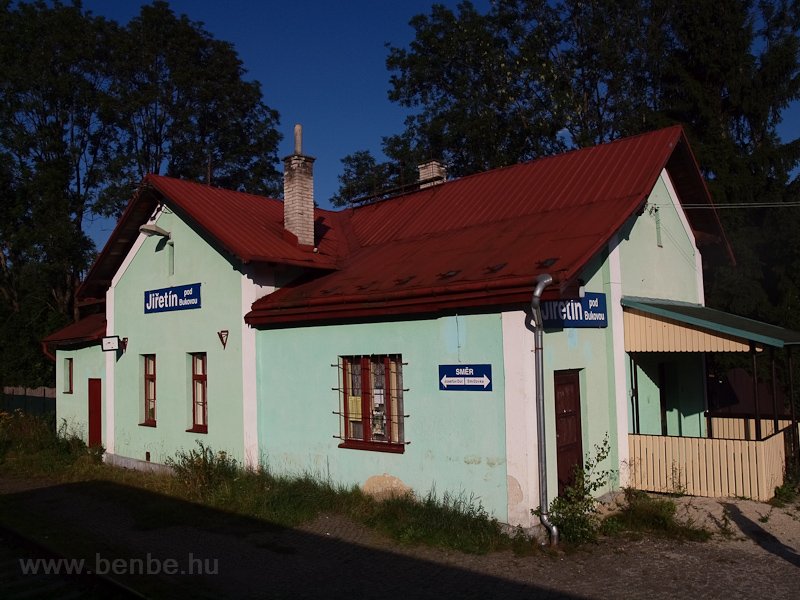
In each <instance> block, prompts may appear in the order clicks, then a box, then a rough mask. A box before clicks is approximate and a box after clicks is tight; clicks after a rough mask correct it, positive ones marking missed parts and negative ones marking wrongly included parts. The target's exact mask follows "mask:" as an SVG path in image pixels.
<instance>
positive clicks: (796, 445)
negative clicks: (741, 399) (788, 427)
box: [786, 346, 800, 475]
mask: <svg viewBox="0 0 800 600" xmlns="http://www.w3.org/2000/svg"><path fill="white" fill-rule="evenodd" d="M786 352H787V353H788V354H789V406H790V409H791V414H792V446H793V450H794V452H793V454H794V456H793V458H794V468H795V475H797V474H798V471H800V432H798V430H797V409H796V408H795V405H794V368H793V364H792V347H791V346H788V347H787V348H786Z"/></svg>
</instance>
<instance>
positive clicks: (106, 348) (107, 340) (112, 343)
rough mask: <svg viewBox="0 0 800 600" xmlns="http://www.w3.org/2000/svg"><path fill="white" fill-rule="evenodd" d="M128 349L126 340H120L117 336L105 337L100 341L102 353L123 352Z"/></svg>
mask: <svg viewBox="0 0 800 600" xmlns="http://www.w3.org/2000/svg"><path fill="white" fill-rule="evenodd" d="M127 347H128V338H126V337H125V338H121V337H119V336H118V335H107V336H105V337H104V338H103V340H102V348H103V352H113V351H116V352H119V351H122V352H125V349H126V348H127Z"/></svg>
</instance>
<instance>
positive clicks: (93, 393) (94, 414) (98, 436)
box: [88, 379, 103, 447]
mask: <svg viewBox="0 0 800 600" xmlns="http://www.w3.org/2000/svg"><path fill="white" fill-rule="evenodd" d="M88 387H89V446H90V447H91V446H100V445H102V444H103V425H102V423H103V422H102V420H101V412H102V396H103V382H102V380H100V379H89V384H88Z"/></svg>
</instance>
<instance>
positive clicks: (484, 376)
mask: <svg viewBox="0 0 800 600" xmlns="http://www.w3.org/2000/svg"><path fill="white" fill-rule="evenodd" d="M439 389H440V390H443V391H450V392H453V391H455V392H491V391H492V365H439Z"/></svg>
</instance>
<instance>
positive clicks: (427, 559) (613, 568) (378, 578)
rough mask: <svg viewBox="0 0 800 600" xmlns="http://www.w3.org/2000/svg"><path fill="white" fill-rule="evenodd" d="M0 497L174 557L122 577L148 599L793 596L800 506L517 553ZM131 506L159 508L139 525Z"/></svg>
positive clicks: (707, 517)
mask: <svg viewBox="0 0 800 600" xmlns="http://www.w3.org/2000/svg"><path fill="white" fill-rule="evenodd" d="M0 494H2V495H5V496H6V498H5V499H6V500H9V501H12V502H13V503H14V504H15V505H20V506H24V507H25V508H26V510H29V511H32V513H33V514H37V515H40V516H41V518H42V519H43V520H45V521H51V522H53V523H58V525H57V527H58V529H59V531H60V532H61V533H62V534H66V535H61V536H57V535H54V537H55V538H59V539H60V541H59V542H58V544H57V545H58V550H59V551H60V552H61V553H62V554H64V555H67V556H69V555H70V542H69V540H70V539H73V540H74V539H77V538H79V539H80V541H81V545H82V547H83V549H84V550H83V553H84V555H85V554H86V553H87V551H86V548H87V546H88V547H89V548H90V549H91V550H92V553H97V552H99V553H101V555H102V556H103V558H109V559H112V558H125V559H128V558H136V557H138V558H144V557H148V556H150V557H153V558H158V559H159V560H166V559H174V560H176V561H177V562H178V563H179V564H180V568H181V570H182V571H185V573H183V574H177V575H171V576H165V575H163V574H160V575H157V576H155V575H153V576H149V577H148V576H145V577H133V576H130V577H129V576H122V577H121V579H122V580H123V583H125V584H127V585H130V586H131V587H133V588H135V589H139V590H140V591H143V592H144V593H145V595H147V596H149V597H154V598H157V597H197V598H202V597H208V598H212V597H213V598H225V597H230V598H312V597H313V598H345V597H346V598H384V599H385V598H401V597H402V598H406V599H407V598H436V599H437V600H441V598H442V597H453V598H467V599H471V598H475V599H479V598H480V599H484V598H504V599H505V598H510V599H516V598H526V599H529V598H597V599H601V598H602V599H606V598H632V599H634V598H647V599H653V598H683V597H698V598H724V599H726V600H731V599H734V598H748V599H752V598H760V597H765V598H798V597H800V507H798V505H797V504H793V505H792V506H789V507H786V508H773V507H771V506H770V505H768V504H762V503H757V502H750V501H746V500H738V499H726V500H711V499H705V498H688V497H685V498H678V499H677V500H676V501H677V502H678V505H679V510H678V514H679V517H680V518H683V519H687V520H691V521H693V522H694V523H695V524H699V525H703V526H706V527H708V528H709V529H710V530H712V531H714V532H715V535H714V537H713V539H712V541H710V542H703V543H700V542H684V543H680V542H674V541H666V540H658V539H642V540H622V539H609V540H604V541H602V542H601V543H599V544H597V545H592V546H589V547H587V548H586V549H584V550H579V551H574V552H569V553H565V552H561V551H553V552H542V553H535V554H534V555H532V556H524V557H520V556H514V555H513V554H511V553H510V552H501V553H492V554H489V555H485V556H473V555H465V554H461V553H456V552H447V551H443V550H438V549H433V548H427V547H418V546H416V547H409V546H403V545H399V544H397V543H396V542H393V541H391V540H388V539H386V538H384V537H382V536H381V535H379V534H377V533H375V532H374V531H372V530H370V529H367V528H365V527H362V526H360V525H358V524H356V523H353V522H352V521H349V520H347V519H344V518H342V517H338V516H331V515H327V516H322V517H320V518H319V519H317V520H316V521H314V522H313V523H309V524H307V525H306V526H303V527H301V528H297V529H285V528H281V527H277V526H274V525H270V524H265V523H263V522H259V521H255V520H252V519H247V518H242V517H237V516H233V515H228V514H225V513H221V512H219V511H213V510H210V509H205V508H202V507H197V506H194V505H189V504H186V503H183V502H180V501H177V500H172V499H164V498H163V497H155V496H154V495H152V494H149V493H147V492H142V491H141V490H135V489H130V488H123V487H122V486H117V485H115V484H109V483H104V482H88V483H79V484H64V485H47V484H46V483H44V482H38V483H37V482H22V481H19V480H16V481H15V480H2V479H0ZM119 498H124V499H125V501H124V502H122V501H119V500H118V499H119ZM115 499H117V500H115ZM4 505H5V506H8V504H7V503H4ZM131 505H136V506H148V505H152V506H158V510H159V511H165V513H164V514H166V515H167V516H166V517H164V518H158V515H152V516H151V518H149V519H144V520H143V519H142V517H141V515H137V514H134V512H133V511H131V510H130V506H131ZM175 515H178V517H177V518H176V517H175ZM2 517H3V515H2V513H1V512H0V520H2ZM64 538H66V540H67V541H64ZM54 543H55V542H54ZM120 548H124V549H125V550H124V551H120V550H119V549H120ZM114 552H117V555H114V554H113V553H114ZM109 553H111V554H109ZM192 560H193V561H194V563H192V562H191V561H192ZM200 569H204V570H205V574H198V573H197V571H198V570H200ZM189 571H192V573H191V574H190V573H189Z"/></svg>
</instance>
